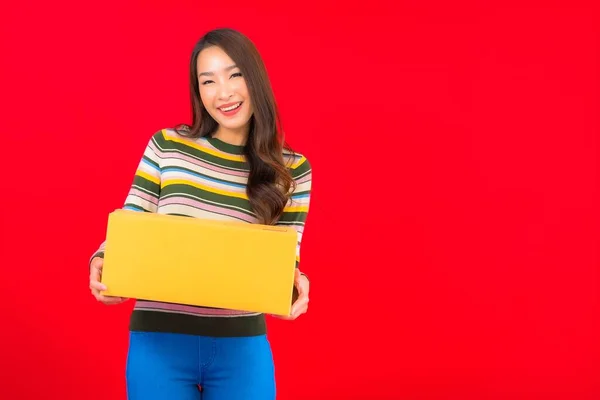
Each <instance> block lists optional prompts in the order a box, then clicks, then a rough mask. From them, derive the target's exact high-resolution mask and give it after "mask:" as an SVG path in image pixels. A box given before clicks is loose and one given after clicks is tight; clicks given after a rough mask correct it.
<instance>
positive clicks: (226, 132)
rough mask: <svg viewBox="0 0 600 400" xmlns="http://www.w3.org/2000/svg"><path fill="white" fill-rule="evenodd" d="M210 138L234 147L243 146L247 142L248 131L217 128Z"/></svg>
mask: <svg viewBox="0 0 600 400" xmlns="http://www.w3.org/2000/svg"><path fill="white" fill-rule="evenodd" d="M212 136H213V137H214V138H216V139H219V140H221V141H223V142H225V143H229V144H232V145H234V146H244V145H245V144H246V141H247V140H248V129H239V130H230V129H224V128H221V127H219V128H218V129H217V131H216V132H215V133H214V134H213V135H212Z"/></svg>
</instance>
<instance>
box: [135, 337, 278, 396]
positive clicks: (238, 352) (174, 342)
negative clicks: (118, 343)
mask: <svg viewBox="0 0 600 400" xmlns="http://www.w3.org/2000/svg"><path fill="white" fill-rule="evenodd" d="M274 375H275V374H274V367H273V356H272V353H271V345H270V343H269V341H268V340H267V337H266V336H265V335H261V336H249V337H207V336H192V335H182V334H172V333H154V332H130V342H129V353H128V355H127V375H126V378H127V398H128V399H129V400H142V399H143V400H167V399H169V400H171V399H177V400H200V399H202V400H238V399H239V400H242V399H244V400H246V399H253V400H273V399H275V376H274Z"/></svg>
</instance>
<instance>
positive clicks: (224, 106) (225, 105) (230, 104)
mask: <svg viewBox="0 0 600 400" xmlns="http://www.w3.org/2000/svg"><path fill="white" fill-rule="evenodd" d="M238 103H242V102H241V101H234V102H233V103H227V104H223V105H220V106H219V107H217V108H218V109H221V108H227V107H231V106H234V105H236V104H238Z"/></svg>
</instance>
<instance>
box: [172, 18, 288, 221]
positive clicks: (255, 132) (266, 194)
mask: <svg viewBox="0 0 600 400" xmlns="http://www.w3.org/2000/svg"><path fill="white" fill-rule="evenodd" d="M210 46H218V47H219V48H221V49H222V50H223V51H224V52H225V53H227V55H228V56H229V57H230V58H231V59H232V60H233V61H234V63H235V64H236V65H237V66H238V68H239V69H240V70H241V72H242V76H243V77H244V79H245V81H246V85H247V87H248V92H249V95H250V98H251V100H252V105H253V107H254V113H253V115H252V117H251V119H250V132H249V135H248V140H247V142H246V144H245V146H244V156H245V159H246V161H247V163H248V165H249V168H250V174H249V177H248V185H247V188H246V193H247V195H248V198H249V200H250V204H251V206H252V209H253V211H254V213H255V214H256V216H257V219H258V221H259V223H262V224H267V225H272V224H274V223H275V222H276V221H277V220H278V218H279V216H280V215H281V213H282V212H283V209H284V207H285V205H286V204H287V202H288V201H289V196H290V193H291V191H293V190H294V189H295V182H294V180H293V179H292V177H291V175H290V172H289V170H288V168H287V166H286V165H285V163H284V158H283V149H284V148H285V149H286V150H287V151H289V152H290V153H292V154H293V151H292V149H291V147H290V146H289V145H288V144H287V143H286V142H285V140H284V134H283V131H282V130H281V120H280V117H279V110H278V107H277V103H276V101H275V96H274V94H273V90H272V87H271V83H270V81H269V77H268V75H267V71H266V68H265V65H264V63H263V60H262V58H261V56H260V54H259V52H258V50H257V49H256V46H255V45H254V43H253V42H252V41H251V40H250V39H249V38H248V37H246V36H245V35H243V34H242V33H240V32H238V31H236V30H233V29H227V28H223V29H216V30H212V31H210V32H208V33H206V34H205V35H204V36H203V37H202V38H200V40H199V41H198V42H197V43H196V45H195V46H194V49H193V51H192V57H191V59H190V95H191V108H192V124H191V125H188V124H181V125H179V126H178V127H177V128H176V130H177V132H178V133H179V134H181V135H183V136H187V137H191V138H198V137H205V136H209V135H212V134H213V133H214V132H216V130H217V128H218V124H217V122H216V121H215V120H214V119H213V118H212V117H211V116H210V114H209V113H208V112H207V111H206V109H205V108H204V105H203V104H202V100H201V99H200V89H199V87H198V70H197V63H196V61H197V59H198V55H199V54H200V52H201V51H202V50H203V49H205V48H207V47H210ZM292 159H293V158H292V157H290V160H292Z"/></svg>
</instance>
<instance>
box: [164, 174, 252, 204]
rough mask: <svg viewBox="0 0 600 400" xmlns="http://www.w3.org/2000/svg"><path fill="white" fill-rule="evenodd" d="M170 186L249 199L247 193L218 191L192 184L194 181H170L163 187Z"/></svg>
mask: <svg viewBox="0 0 600 400" xmlns="http://www.w3.org/2000/svg"><path fill="white" fill-rule="evenodd" d="M169 185H188V186H192V187H195V188H196V189H202V190H205V191H207V192H211V193H216V194H220V195H223V196H229V197H237V198H238V199H248V196H246V194H245V193H239V192H232V191H228V190H222V189H217V188H214V187H211V186H206V185H202V184H199V183H196V182H192V181H187V180H184V179H168V180H166V181H164V182H163V187H167V186H169Z"/></svg>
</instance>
